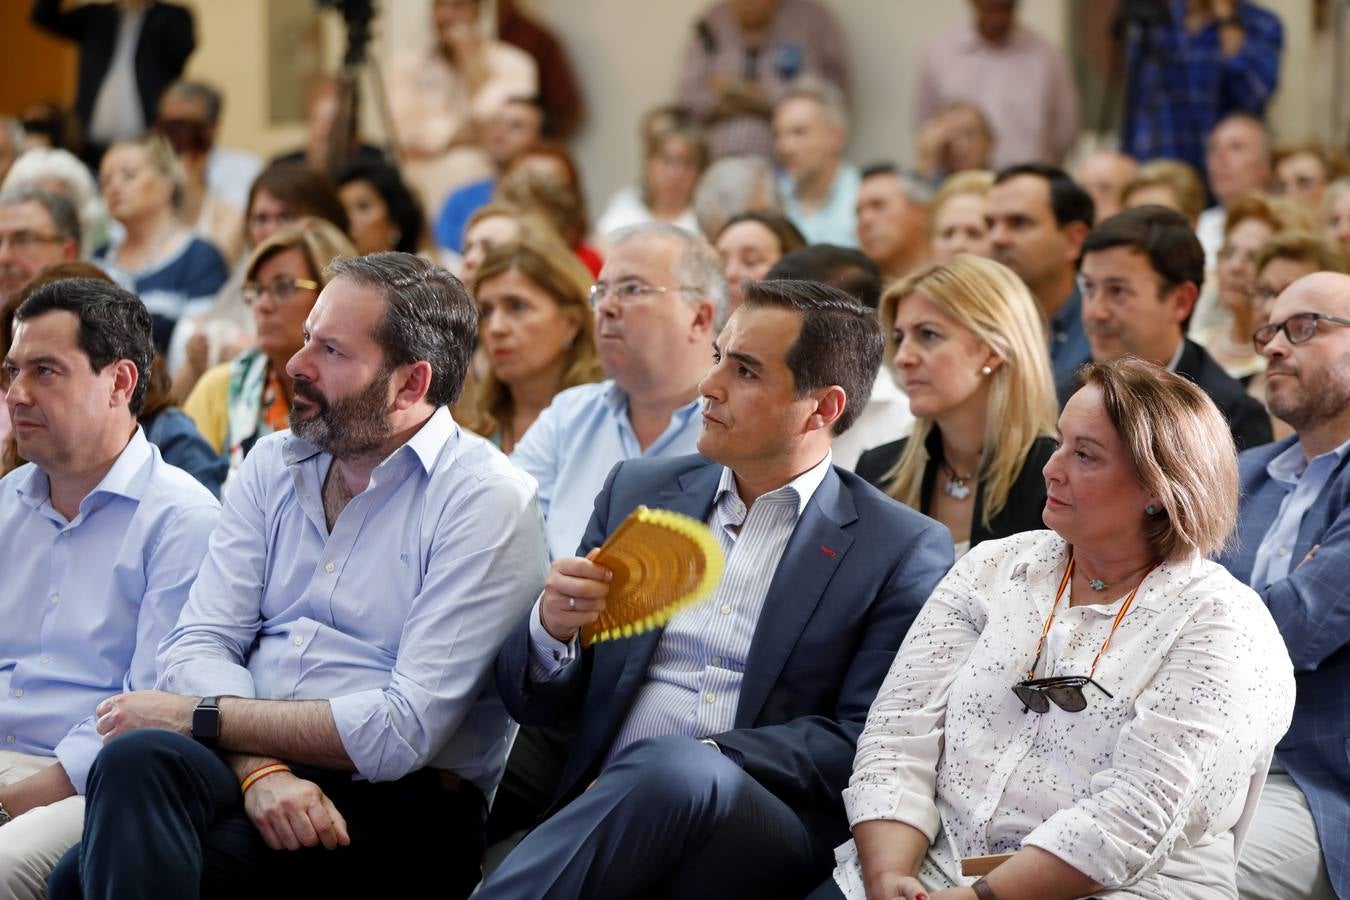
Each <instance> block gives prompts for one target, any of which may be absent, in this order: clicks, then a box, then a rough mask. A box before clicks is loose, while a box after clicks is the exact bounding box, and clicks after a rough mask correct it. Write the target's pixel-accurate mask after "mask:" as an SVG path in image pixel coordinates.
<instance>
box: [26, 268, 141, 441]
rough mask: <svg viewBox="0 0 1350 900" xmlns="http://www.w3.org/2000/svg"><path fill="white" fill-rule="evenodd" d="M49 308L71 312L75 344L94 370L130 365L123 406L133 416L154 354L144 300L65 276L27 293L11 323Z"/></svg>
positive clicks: (95, 280) (138, 409) (98, 283)
mask: <svg viewBox="0 0 1350 900" xmlns="http://www.w3.org/2000/svg"><path fill="white" fill-rule="evenodd" d="M54 311H59V312H68V313H73V314H74V315H75V317H76V318H77V319H79V322H80V327H79V331H78V332H76V342H77V343H78V344H79V347H80V350H81V351H83V352H84V355H85V356H87V357H89V366H90V368H92V369H93V370H94V371H95V372H102V371H103V370H104V369H106V368H107V367H108V366H109V365H111V364H112V363H115V362H117V361H118V360H121V359H129V360H131V361H132V363H134V364H135V366H136V387H135V388H134V389H133V390H132V392H131V400H130V402H129V403H128V404H127V405H128V407H129V409H130V410H131V414H132V415H133V416H139V415H140V414H141V408H142V407H143V406H144V405H145V392H146V391H147V390H148V389H149V387H150V364H151V362H152V361H153V360H154V358H155V339H154V329H153V327H152V325H151V323H150V312H149V310H147V309H146V308H145V304H144V303H142V302H141V300H140V298H139V297H137V296H136V295H135V294H133V293H131V292H130V291H126V290H123V289H122V288H120V287H118V286H117V285H115V284H113V283H111V282H108V281H103V280H102V279H98V278H66V279H64V280H62V281H53V282H51V283H49V284H44V285H43V286H42V287H40V288H38V289H37V290H35V291H33V293H32V294H30V295H29V296H28V299H27V300H25V301H23V303H22V304H20V305H19V308H18V309H17V310H16V311H15V313H14V321H15V322H27V321H29V320H30V319H36V318H37V317H38V316H41V315H43V314H45V313H49V312H54Z"/></svg>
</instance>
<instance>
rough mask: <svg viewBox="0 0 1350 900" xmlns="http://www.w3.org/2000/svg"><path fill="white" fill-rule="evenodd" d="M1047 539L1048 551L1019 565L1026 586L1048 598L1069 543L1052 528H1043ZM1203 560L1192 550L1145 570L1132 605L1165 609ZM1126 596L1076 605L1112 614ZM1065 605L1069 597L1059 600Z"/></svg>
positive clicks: (1053, 589)
mask: <svg viewBox="0 0 1350 900" xmlns="http://www.w3.org/2000/svg"><path fill="white" fill-rule="evenodd" d="M1044 533H1045V535H1046V537H1047V539H1048V540H1049V541H1050V542H1051V543H1050V546H1049V547H1047V549H1048V550H1049V552H1048V553H1046V554H1044V555H1039V554H1038V555H1037V557H1036V558H1035V559H1033V560H1031V561H1030V562H1028V563H1026V564H1025V568H1023V567H1022V566H1019V567H1018V568H1019V569H1021V570H1022V572H1021V574H1022V575H1023V576H1024V577H1025V578H1026V579H1027V586H1028V587H1029V588H1031V589H1033V590H1036V589H1038V587H1039V589H1041V590H1044V591H1046V592H1047V596H1048V599H1049V600H1053V599H1054V596H1055V588H1056V587H1058V585H1059V579H1060V578H1061V577H1062V576H1063V575H1064V566H1065V564H1066V563H1067V562H1068V559H1069V544H1068V542H1067V541H1065V540H1064V539H1063V538H1062V537H1060V536H1059V535H1058V534H1056V533H1055V532H1054V531H1046V532H1044ZM1203 563H1204V560H1203V559H1202V558H1201V557H1200V554H1198V553H1193V554H1191V555H1190V556H1189V557H1186V558H1184V559H1179V560H1173V561H1171V562H1163V563H1159V564H1158V566H1157V568H1155V569H1154V570H1153V571H1152V572H1150V573H1148V577H1147V578H1145V579H1144V580H1143V582H1142V583H1141V584H1140V586H1139V593H1137V594H1136V595H1135V597H1134V604H1133V605H1134V606H1140V607H1143V608H1145V609H1149V610H1153V611H1154V612H1162V611H1163V610H1165V609H1167V608H1168V606H1169V604H1170V602H1171V599H1172V596H1173V595H1174V594H1176V593H1177V592H1179V591H1180V590H1181V589H1182V588H1183V587H1184V586H1185V585H1186V584H1188V583H1189V582H1190V581H1191V580H1193V579H1194V578H1195V577H1196V576H1197V575H1198V574H1199V568H1200V566H1202V565H1203ZM1124 599H1125V595H1124V594H1122V595H1121V596H1120V597H1117V598H1116V599H1115V600H1114V601H1113V602H1111V603H1087V604H1083V605H1082V606H1081V607H1076V608H1079V609H1090V610H1093V611H1094V612H1097V613H1101V614H1103V615H1105V614H1110V615H1112V616H1114V615H1115V614H1116V613H1117V612H1119V611H1120V603H1121V602H1122V601H1123V600H1124ZM1061 602H1062V603H1064V604H1065V606H1066V607H1067V605H1068V601H1067V600H1064V601H1061Z"/></svg>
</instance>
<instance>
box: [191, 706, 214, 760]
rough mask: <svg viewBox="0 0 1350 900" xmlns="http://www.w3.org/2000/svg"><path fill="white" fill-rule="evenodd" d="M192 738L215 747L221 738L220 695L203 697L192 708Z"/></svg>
mask: <svg viewBox="0 0 1350 900" xmlns="http://www.w3.org/2000/svg"><path fill="white" fill-rule="evenodd" d="M192 739H193V740H194V741H196V742H197V743H199V744H203V745H205V746H207V747H211V748H212V749H214V748H215V746H216V743H217V742H218V741H219V740H220V698H219V697H203V698H202V699H201V700H200V701H198V703H197V706H196V707H195V708H194V709H193V710H192Z"/></svg>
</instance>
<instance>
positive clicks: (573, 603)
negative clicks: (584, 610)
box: [567, 597, 577, 609]
mask: <svg viewBox="0 0 1350 900" xmlns="http://www.w3.org/2000/svg"><path fill="white" fill-rule="evenodd" d="M567 608H568V609H576V608H577V598H576V597H568V598H567Z"/></svg>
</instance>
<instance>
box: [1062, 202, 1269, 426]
mask: <svg viewBox="0 0 1350 900" xmlns="http://www.w3.org/2000/svg"><path fill="white" fill-rule="evenodd" d="M1204 281H1205V251H1204V249H1203V248H1202V247H1201V246H1200V241H1199V239H1197V238H1196V236H1195V232H1193V231H1191V227H1190V225H1189V224H1188V223H1187V222H1186V217H1185V216H1183V215H1182V214H1181V213H1179V212H1177V211H1176V210H1173V209H1167V208H1166V207H1162V206H1137V207H1135V208H1134V209H1127V210H1125V211H1124V212H1122V213H1117V214H1116V215H1114V216H1112V217H1111V218H1109V219H1107V220H1106V221H1105V222H1103V223H1102V224H1100V225H1098V226H1097V227H1096V228H1094V229H1093V230H1092V231H1091V232H1089V233H1088V236H1087V238H1086V240H1084V241H1083V260H1082V264H1081V267H1080V276H1079V291H1080V293H1081V295H1082V298H1083V330H1084V331H1085V332H1086V333H1087V339H1088V346H1089V347H1090V348H1091V350H1092V359H1093V361H1094V362H1103V361H1105V360H1110V359H1117V358H1119V357H1121V356H1127V355H1129V356H1137V357H1139V358H1140V359H1144V360H1147V361H1149V362H1151V363H1154V364H1155V365H1159V366H1162V367H1163V368H1165V369H1167V370H1168V371H1171V372H1175V373H1176V374H1178V375H1181V376H1184V377H1186V378H1189V379H1190V380H1191V381H1193V382H1195V384H1197V385H1198V386H1199V387H1201V388H1202V389H1203V390H1204V391H1205V393H1207V394H1209V396H1210V399H1211V400H1213V401H1214V405H1215V406H1217V407H1218V408H1219V411H1220V412H1221V413H1223V414H1224V418H1226V419H1227V420H1228V426H1229V428H1230V429H1232V432H1233V440H1234V441H1236V442H1237V446H1238V449H1239V450H1242V449H1245V448H1248V447H1256V446H1258V445H1260V444H1266V443H1269V442H1270V440H1271V437H1272V434H1271V428H1270V419H1269V418H1268V417H1267V416H1266V411H1265V409H1263V408H1262V406H1261V403H1260V401H1258V400H1256V399H1255V398H1253V397H1251V396H1249V395H1248V394H1247V392H1246V390H1245V389H1244V388H1243V386H1242V383H1241V382H1240V381H1238V380H1236V379H1234V378H1232V377H1230V376H1229V375H1228V373H1226V372H1224V370H1223V368H1222V367H1221V366H1220V365H1219V364H1218V363H1217V362H1215V361H1214V359H1213V357H1211V356H1210V355H1209V354H1208V353H1207V352H1205V348H1203V347H1201V346H1200V345H1199V344H1197V343H1195V342H1194V341H1192V340H1188V339H1187V338H1186V326H1187V324H1188V323H1189V321H1190V317H1191V313H1192V312H1193V311H1194V309H1195V301H1196V297H1197V296H1198V295H1199V293H1200V286H1201V285H1202V284H1203V283H1204ZM1075 374H1076V373H1075ZM1075 386H1076V380H1075V376H1068V377H1061V378H1060V380H1059V383H1058V385H1057V388H1058V392H1059V396H1060V400H1061V403H1063V402H1066V401H1067V400H1068V398H1069V396H1070V395H1071V394H1073V392H1074V388H1075Z"/></svg>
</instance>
